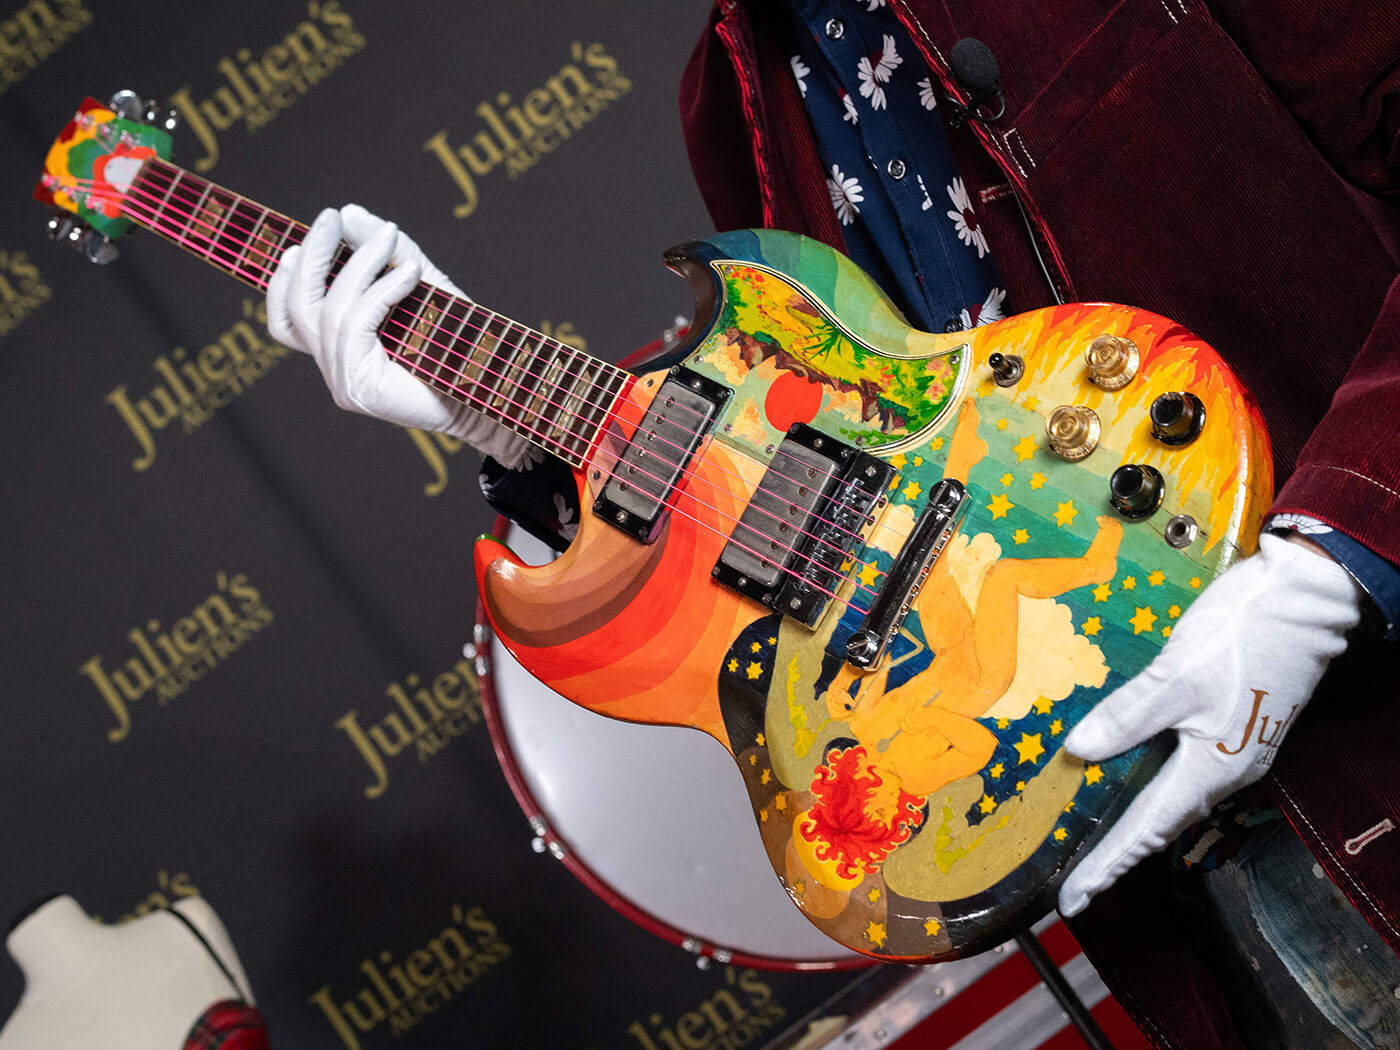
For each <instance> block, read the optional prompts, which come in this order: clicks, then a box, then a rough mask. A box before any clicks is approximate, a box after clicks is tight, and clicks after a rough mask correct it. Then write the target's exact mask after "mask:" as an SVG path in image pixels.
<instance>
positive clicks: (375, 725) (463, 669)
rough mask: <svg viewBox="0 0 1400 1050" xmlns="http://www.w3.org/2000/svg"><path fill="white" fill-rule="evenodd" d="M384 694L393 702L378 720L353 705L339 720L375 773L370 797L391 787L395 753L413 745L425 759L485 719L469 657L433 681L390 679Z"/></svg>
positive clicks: (369, 787)
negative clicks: (363, 716)
mask: <svg viewBox="0 0 1400 1050" xmlns="http://www.w3.org/2000/svg"><path fill="white" fill-rule="evenodd" d="M384 695H385V696H387V697H388V698H389V699H390V700H392V701H393V706H392V708H391V709H390V711H389V713H388V714H387V715H385V716H384V717H383V718H381V719H379V720H378V721H376V722H372V723H370V724H368V725H367V726H366V725H361V724H360V713H359V711H357V710H355V709H354V708H352V709H351V710H349V711H347V712H346V713H345V714H344V715H342V716H341V717H340V718H338V719H336V722H335V728H337V729H339V730H340V731H341V732H342V733H344V734H345V738H346V740H348V741H349V742H350V743H351V744H352V745H354V748H355V752H356V753H357V754H358V755H359V756H360V757H361V758H362V759H364V761H365V765H367V766H368V767H369V771H370V774H371V776H372V777H373V779H372V781H371V782H370V783H369V784H368V785H366V787H365V789H364V790H365V798H378V797H379V796H380V795H382V794H384V792H385V790H386V789H387V788H388V787H389V767H388V762H389V760H390V759H392V758H395V757H396V756H398V755H399V754H401V753H403V752H405V751H409V750H411V751H412V752H414V753H416V754H417V755H418V761H420V762H426V761H428V759H430V758H432V757H433V756H434V755H436V754H437V753H438V752H439V751H441V750H442V749H443V748H444V747H446V746H447V744H448V743H449V742H450V741H452V740H453V739H455V738H456V737H459V736H461V735H462V734H463V733H465V732H467V730H469V729H471V727H472V726H474V725H476V724H478V723H479V722H480V721H481V683H480V682H479V681H478V679H477V676H476V668H475V667H474V666H472V663H471V661H470V660H467V659H462V660H458V661H457V663H456V665H455V666H453V667H452V668H451V669H450V670H447V671H443V672H441V673H440V674H438V675H435V676H434V677H433V679H432V681H431V682H424V681H422V680H420V679H419V677H418V676H417V675H416V674H410V675H406V676H405V677H404V680H403V681H402V682H390V683H389V687H388V688H387V689H385V690H384ZM371 717H373V716H371Z"/></svg>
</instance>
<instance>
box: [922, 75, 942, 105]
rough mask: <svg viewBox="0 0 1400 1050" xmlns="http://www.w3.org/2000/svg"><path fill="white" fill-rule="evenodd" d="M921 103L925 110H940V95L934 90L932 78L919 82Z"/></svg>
mask: <svg viewBox="0 0 1400 1050" xmlns="http://www.w3.org/2000/svg"><path fill="white" fill-rule="evenodd" d="M919 102H920V104H921V105H922V106H923V107H924V109H937V108H938V95H937V94H936V93H935V92H934V90H933V78H932V77H924V79H923V80H921V81H919Z"/></svg>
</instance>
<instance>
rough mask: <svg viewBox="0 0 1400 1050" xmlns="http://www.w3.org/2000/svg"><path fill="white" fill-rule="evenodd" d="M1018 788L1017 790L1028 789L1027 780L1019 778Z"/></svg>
mask: <svg viewBox="0 0 1400 1050" xmlns="http://www.w3.org/2000/svg"><path fill="white" fill-rule="evenodd" d="M1016 790H1017V791H1025V790H1026V782H1025V781H1024V780H1018V781H1016Z"/></svg>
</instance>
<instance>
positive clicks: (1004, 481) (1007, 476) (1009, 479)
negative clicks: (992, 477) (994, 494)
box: [1001, 474, 1016, 488]
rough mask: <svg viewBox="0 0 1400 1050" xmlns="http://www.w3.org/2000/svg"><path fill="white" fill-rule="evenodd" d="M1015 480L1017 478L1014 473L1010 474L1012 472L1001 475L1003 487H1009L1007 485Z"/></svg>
mask: <svg viewBox="0 0 1400 1050" xmlns="http://www.w3.org/2000/svg"><path fill="white" fill-rule="evenodd" d="M1015 480H1016V478H1015V477H1014V476H1012V475H1010V474H1003V475H1002V476H1001V487H1002V488H1007V487H1008V486H1009V485H1010V484H1011V483H1012V482H1013V481H1015Z"/></svg>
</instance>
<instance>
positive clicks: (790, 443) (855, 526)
mask: <svg viewBox="0 0 1400 1050" xmlns="http://www.w3.org/2000/svg"><path fill="white" fill-rule="evenodd" d="M895 473H896V471H895V469H894V468H893V467H891V466H890V465H889V464H888V463H886V462H884V461H883V460H880V459H877V458H876V457H874V456H872V455H870V454H868V453H865V452H859V451H857V450H856V449H855V448H853V447H851V446H850V445H847V444H844V443H843V442H840V441H837V440H836V439H835V438H832V437H829V436H827V435H826V434H823V433H822V432H821V431H819V430H815V429H813V428H812V427H810V426H807V425H806V424H797V425H795V426H793V428H792V429H791V430H790V431H788V435H787V437H785V438H784V439H783V442H782V444H781V445H779V446H778V450H777V452H776V454H775V455H774V456H773V459H772V461H771V462H770V463H769V464H768V470H767V472H766V473H765V474H764V475H763V480H762V481H760V482H759V484H758V488H757V489H756V490H755V491H754V494H753V498H752V499H751V500H750V501H749V505H748V507H746V508H745V510H744V513H743V514H742V515H741V516H740V518H739V523H738V525H736V526H735V528H734V531H733V532H732V533H731V534H730V538H729V542H728V543H727V544H725V547H724V550H723V552H721V554H720V557H719V561H718V562H717V563H716V564H715V567H714V569H713V570H712V573H711V574H712V575H713V576H714V578H715V579H716V580H717V581H719V582H720V583H722V584H724V585H725V586H726V587H730V588H732V589H733V590H736V591H738V592H739V593H741V594H745V595H747V596H748V597H750V598H753V599H755V600H756V601H759V602H761V603H762V604H764V605H766V606H767V607H768V608H770V609H772V610H773V611H774V612H779V613H782V614H783V615H784V616H787V617H790V618H791V619H794V620H797V621H798V622H799V623H802V624H803V625H805V626H807V627H812V626H813V625H815V624H816V622H817V620H818V618H820V616H821V614H822V612H823V610H825V609H826V606H827V603H828V602H829V601H830V600H831V596H832V593H833V592H834V591H835V589H836V586H837V584H838V583H839V582H840V580H841V576H842V566H843V565H844V563H845V561H846V559H847V558H848V557H849V556H850V555H851V553H852V552H853V551H854V550H855V549H856V547H857V546H858V545H859V544H860V543H861V542H862V537H863V536H864V532H865V529H866V527H867V526H868V525H869V524H870V520H871V518H870V511H871V508H872V507H874V506H875V504H876V502H877V501H878V500H879V499H880V497H881V494H882V493H883V492H884V491H885V489H886V488H887V487H888V486H889V483H890V480H891V479H892V478H893V477H894V476H895Z"/></svg>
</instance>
